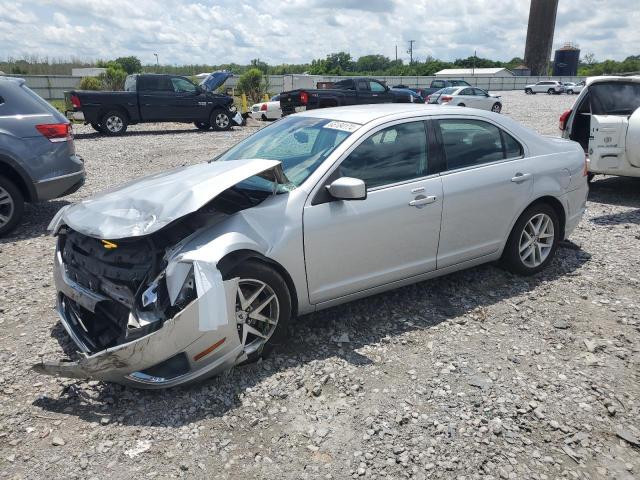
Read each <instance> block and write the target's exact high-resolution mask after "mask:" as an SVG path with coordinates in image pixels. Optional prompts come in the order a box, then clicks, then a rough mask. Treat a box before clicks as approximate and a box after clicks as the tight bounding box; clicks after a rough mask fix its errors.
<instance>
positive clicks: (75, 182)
mask: <svg viewBox="0 0 640 480" xmlns="http://www.w3.org/2000/svg"><path fill="white" fill-rule="evenodd" d="M84 179H85V171H84V162H83V160H82V158H80V157H79V156H78V155H76V151H75V147H74V145H73V130H72V128H71V124H70V123H69V120H67V119H66V118H65V117H64V115H62V114H61V113H60V112H58V111H57V110H56V109H55V108H53V107H52V106H51V105H50V104H49V103H48V102H46V101H45V100H44V99H42V98H41V97H39V96H38V95H37V94H36V93H35V92H34V91H32V90H30V89H29V88H28V87H27V86H26V85H25V81H24V80H23V79H20V78H10V77H3V76H0V237H1V236H3V235H4V234H6V233H9V232H10V231H11V230H13V229H14V228H15V227H16V225H17V224H18V222H19V221H20V218H21V217H22V213H23V210H24V202H39V201H43V200H51V199H53V198H58V197H62V196H65V195H68V194H70V193H73V192H75V191H76V190H78V189H79V188H80V187H81V186H82V184H83V183H84Z"/></svg>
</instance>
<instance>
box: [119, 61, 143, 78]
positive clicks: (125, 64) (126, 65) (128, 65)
mask: <svg viewBox="0 0 640 480" xmlns="http://www.w3.org/2000/svg"><path fill="white" fill-rule="evenodd" d="M114 62H115V63H117V64H118V65H120V66H121V67H122V70H124V71H125V72H127V73H128V74H129V75H131V74H132V73H138V72H141V71H142V63H141V62H140V59H139V58H138V57H134V56H130V57H118V58H116V59H115V60H114Z"/></svg>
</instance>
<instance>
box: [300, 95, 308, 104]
mask: <svg viewBox="0 0 640 480" xmlns="http://www.w3.org/2000/svg"><path fill="white" fill-rule="evenodd" d="M308 101H309V94H308V93H307V92H300V103H302V104H303V105H306V104H307V102H308Z"/></svg>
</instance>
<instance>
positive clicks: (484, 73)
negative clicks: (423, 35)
mask: <svg viewBox="0 0 640 480" xmlns="http://www.w3.org/2000/svg"><path fill="white" fill-rule="evenodd" d="M436 77H494V78H495V77H513V72H512V71H511V70H509V69H507V68H445V69H444V70H440V71H439V72H436Z"/></svg>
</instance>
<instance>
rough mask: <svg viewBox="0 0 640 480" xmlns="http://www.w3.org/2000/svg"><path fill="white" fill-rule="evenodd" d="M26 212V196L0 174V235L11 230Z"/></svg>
mask: <svg viewBox="0 0 640 480" xmlns="http://www.w3.org/2000/svg"><path fill="white" fill-rule="evenodd" d="M23 213H24V197H23V196H22V192H20V189H19V188H18V187H17V186H16V185H15V184H14V183H13V182H12V181H11V180H9V179H8V178H6V177H2V176H0V237H2V236H4V235H6V234H7V233H9V232H11V231H12V230H13V229H14V228H16V226H17V225H18V223H19V222H20V219H21V218H22V214H23Z"/></svg>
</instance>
